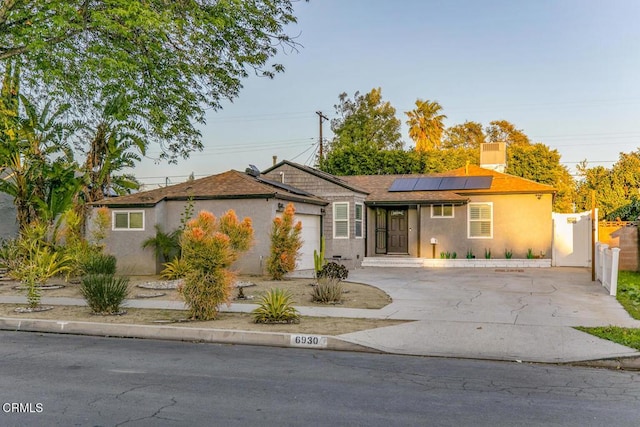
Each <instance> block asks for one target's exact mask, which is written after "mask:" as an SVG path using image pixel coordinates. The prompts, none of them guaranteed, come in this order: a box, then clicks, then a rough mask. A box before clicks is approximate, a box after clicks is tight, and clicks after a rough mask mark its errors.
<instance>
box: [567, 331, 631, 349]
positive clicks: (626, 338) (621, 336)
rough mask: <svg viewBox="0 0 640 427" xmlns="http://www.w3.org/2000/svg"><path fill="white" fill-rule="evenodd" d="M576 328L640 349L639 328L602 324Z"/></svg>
mask: <svg viewBox="0 0 640 427" xmlns="http://www.w3.org/2000/svg"><path fill="white" fill-rule="evenodd" d="M576 329H577V330H579V331H582V332H586V333H588V334H591V335H595V336H596V337H599V338H603V339H605V340H609V341H613V342H615V343H618V344H621V345H624V346H626V347H631V348H635V349H636V350H640V329H638V328H621V327H619V326H601V327H595V328H586V327H576Z"/></svg>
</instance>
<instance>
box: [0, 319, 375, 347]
mask: <svg viewBox="0 0 640 427" xmlns="http://www.w3.org/2000/svg"><path fill="white" fill-rule="evenodd" d="M0 330H5V331H15V332H19V331H23V332H43V333H53V334H70V335H89V336H97V337H117V338H139V339H156V340H168V341H190V342H206V343H215V344H235V345H260V346H270V347H291V348H307V349H315V350H334V351H358V352H367V353H382V352H381V351H379V350H376V349H374V348H369V347H365V346H362V345H359V344H354V343H351V342H348V341H344V340H342V339H340V338H336V337H334V336H330V335H314V334H290V333H278V332H253V331H241V330H230V329H205V328H181V327H178V326H154V325H136V324H128V323H117V324H116V323H94V322H78V321H63V320H40V319H15V318H6V317H2V318H0ZM296 338H297V339H296Z"/></svg>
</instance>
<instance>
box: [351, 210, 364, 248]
mask: <svg viewBox="0 0 640 427" xmlns="http://www.w3.org/2000/svg"><path fill="white" fill-rule="evenodd" d="M355 206H356V207H355V208H354V210H353V215H354V217H353V218H354V219H353V220H354V221H355V223H354V229H353V235H354V236H355V238H356V239H364V203H355ZM358 206H360V212H361V215H362V218H360V219H358V218H357V217H356V214H357V212H358ZM358 222H359V223H360V235H359V236H358V233H357V230H358V227H357V224H358Z"/></svg>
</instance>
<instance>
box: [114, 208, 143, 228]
mask: <svg viewBox="0 0 640 427" xmlns="http://www.w3.org/2000/svg"><path fill="white" fill-rule="evenodd" d="M112 224H113V229H114V230H144V211H114V212H113V221H112Z"/></svg>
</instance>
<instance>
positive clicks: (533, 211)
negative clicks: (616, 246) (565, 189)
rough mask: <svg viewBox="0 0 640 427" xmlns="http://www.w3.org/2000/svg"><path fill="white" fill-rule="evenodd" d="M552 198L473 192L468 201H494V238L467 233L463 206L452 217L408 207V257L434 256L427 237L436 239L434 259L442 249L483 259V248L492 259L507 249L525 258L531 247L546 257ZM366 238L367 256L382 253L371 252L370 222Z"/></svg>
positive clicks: (371, 212) (372, 228) (369, 212)
mask: <svg viewBox="0 0 640 427" xmlns="http://www.w3.org/2000/svg"><path fill="white" fill-rule="evenodd" d="M551 197H552V196H551V195H550V194H544V195H542V197H541V198H540V199H538V198H537V197H536V195H534V194H522V195H517V194H515V195H490V196H471V197H470V202H471V203H473V202H491V203H493V237H492V238H469V237H468V205H467V204H465V205H462V206H455V207H454V217H453V218H432V217H431V206H429V205H425V206H421V207H419V209H420V212H419V214H418V210H417V209H416V207H409V211H408V214H409V216H408V221H409V223H408V229H409V232H408V239H409V255H410V256H414V257H418V256H419V257H421V258H432V257H433V246H432V245H431V243H430V241H431V238H435V239H437V241H438V243H437V245H436V248H435V249H436V254H435V258H440V253H441V252H450V253H453V252H456V253H457V257H458V258H464V257H465V256H466V254H467V251H468V250H471V251H472V252H473V254H474V255H475V257H476V258H484V256H485V249H489V250H491V256H492V258H505V249H508V250H511V251H512V252H513V258H526V255H527V251H528V249H529V248H531V249H532V250H533V253H534V254H535V255H540V253H541V252H542V253H544V254H545V257H546V258H549V257H551V245H552V239H553V224H552V217H551V209H552V208H551V206H552V199H551ZM367 216H368V217H369V218H370V221H374V218H375V210H374V209H368V210H367ZM418 217H419V220H418ZM418 222H419V223H420V224H419V227H418ZM418 230H420V236H419V238H418ZM367 240H368V242H367V246H368V247H367V256H384V255H380V254H378V255H376V253H375V223H374V222H371V226H370V227H369V230H367ZM418 244H419V245H420V247H419V248H418Z"/></svg>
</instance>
